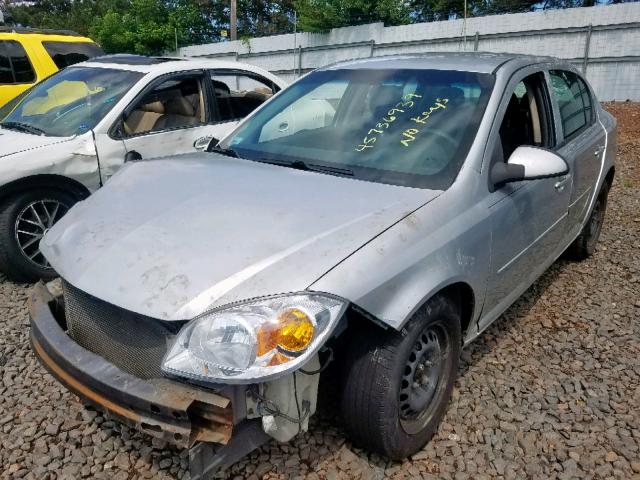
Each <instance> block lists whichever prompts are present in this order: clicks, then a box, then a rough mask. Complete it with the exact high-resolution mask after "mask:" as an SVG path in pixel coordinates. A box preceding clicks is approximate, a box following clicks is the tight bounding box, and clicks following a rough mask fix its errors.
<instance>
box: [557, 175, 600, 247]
mask: <svg viewBox="0 0 640 480" xmlns="http://www.w3.org/2000/svg"><path fill="white" fill-rule="evenodd" d="M608 196H609V185H608V184H607V183H606V182H605V183H604V184H603V185H602V188H601V189H600V192H599V193H598V198H597V199H596V203H595V205H594V206H593V210H592V211H591V215H590V216H589V219H588V220H587V223H586V224H585V226H584V227H583V228H582V231H581V232H580V235H578V237H577V238H576V239H575V240H574V241H573V243H572V244H571V245H569V248H568V249H567V252H566V254H567V257H568V258H570V259H572V260H585V259H587V258H589V257H590V256H591V255H593V254H594V253H595V251H596V245H597V244H598V239H599V238H600V233H601V232H602V225H603V223H604V217H605V213H606V211H607V197H608Z"/></svg>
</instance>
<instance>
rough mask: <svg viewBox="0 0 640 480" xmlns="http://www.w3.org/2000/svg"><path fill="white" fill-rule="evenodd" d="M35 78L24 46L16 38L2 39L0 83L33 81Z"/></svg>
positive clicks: (9, 83)
mask: <svg viewBox="0 0 640 480" xmlns="http://www.w3.org/2000/svg"><path fill="white" fill-rule="evenodd" d="M35 79H36V74H35V72H34V71H33V67H31V62H30V61H29V57H27V52H25V50H24V47H23V46H22V45H21V44H20V43H18V42H16V41H15V40H0V85H12V84H20V83H33V82H34V81H35Z"/></svg>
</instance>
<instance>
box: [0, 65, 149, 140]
mask: <svg viewBox="0 0 640 480" xmlns="http://www.w3.org/2000/svg"><path fill="white" fill-rule="evenodd" d="M142 75H143V74H141V73H138V72H130V71H126V70H116V69H109V68H91V67H71V68H67V69H65V70H62V71H60V72H58V73H57V74H55V75H53V76H51V77H49V78H48V79H46V80H44V81H43V82H42V83H39V84H37V85H35V86H34V87H32V88H31V89H29V90H28V91H27V92H25V93H24V94H22V95H20V96H19V97H18V98H16V99H14V100H13V101H11V102H9V103H8V104H7V105H5V106H4V107H2V109H0V119H2V120H1V121H0V126H1V127H2V128H7V129H13V130H19V131H23V132H27V133H33V134H36V135H47V136H54V137H69V136H72V135H79V134H82V133H85V132H87V131H88V130H90V129H92V128H93V127H95V125H96V124H97V123H98V122H99V121H100V120H101V119H102V118H103V117H104V116H105V115H106V114H107V113H108V112H109V111H110V110H111V109H112V108H113V106H114V105H115V104H116V103H117V102H118V101H119V100H120V99H121V98H122V96H123V95H124V94H125V93H126V92H128V91H129V90H130V89H131V87H132V86H133V85H134V84H135V83H136V82H137V81H138V80H140V78H142Z"/></svg>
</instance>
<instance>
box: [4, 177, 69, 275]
mask: <svg viewBox="0 0 640 480" xmlns="http://www.w3.org/2000/svg"><path fill="white" fill-rule="evenodd" d="M74 203H76V199H75V198H74V197H73V196H71V195H69V194H67V193H65V192H62V191H59V190H55V189H37V190H34V191H27V192H22V193H19V194H16V195H14V196H12V197H9V198H8V199H5V201H4V203H2V204H1V205H0V270H2V271H3V272H4V273H5V274H6V275H7V276H8V277H9V278H10V279H12V280H16V281H20V282H33V281H36V280H38V279H50V278H53V277H54V276H55V271H54V270H53V269H52V268H51V265H49V262H48V261H47V259H46V258H45V257H44V256H43V255H42V252H41V251H40V240H42V238H43V237H44V235H45V234H46V233H47V232H48V231H49V229H50V228H51V227H53V225H55V224H56V223H57V222H58V221H59V220H60V219H61V218H62V217H63V216H64V215H65V214H66V213H67V212H68V211H69V209H70V208H71V207H72V206H73V204H74Z"/></svg>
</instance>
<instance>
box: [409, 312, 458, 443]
mask: <svg viewBox="0 0 640 480" xmlns="http://www.w3.org/2000/svg"><path fill="white" fill-rule="evenodd" d="M450 342H451V339H450V337H449V334H448V332H447V330H446V329H444V328H442V326H441V325H437V324H435V325H429V326H427V327H426V328H425V329H424V331H423V332H422V334H420V335H419V336H418V339H417V340H416V343H415V345H414V347H413V349H412V350H411V353H410V354H409V358H408V359H407V362H406V366H405V368H404V372H403V375H402V381H401V382H400V392H399V401H400V425H401V426H402V428H403V429H404V431H405V432H407V433H408V434H415V433H417V432H420V431H421V430H422V429H423V428H424V427H425V425H427V424H428V423H429V420H430V419H431V415H432V414H433V411H434V407H435V406H436V405H438V404H439V403H440V401H439V399H438V397H439V396H441V395H442V394H443V393H444V390H445V387H446V382H444V381H443V380H444V375H443V373H444V366H445V365H444V364H445V362H446V359H447V356H448V355H449V354H450V351H451V345H450Z"/></svg>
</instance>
